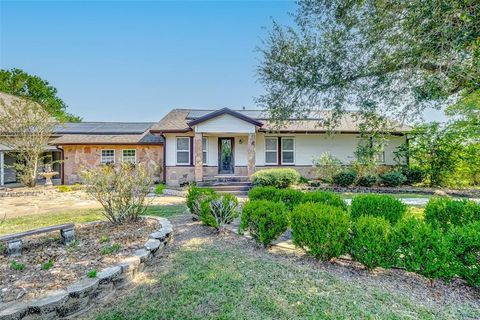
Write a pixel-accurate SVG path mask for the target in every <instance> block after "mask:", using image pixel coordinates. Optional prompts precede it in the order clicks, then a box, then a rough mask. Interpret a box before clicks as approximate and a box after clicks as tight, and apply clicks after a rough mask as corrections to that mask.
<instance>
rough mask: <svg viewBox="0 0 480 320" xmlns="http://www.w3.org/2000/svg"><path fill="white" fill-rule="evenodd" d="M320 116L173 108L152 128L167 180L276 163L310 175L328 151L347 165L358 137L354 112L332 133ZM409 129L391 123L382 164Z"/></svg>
mask: <svg viewBox="0 0 480 320" xmlns="http://www.w3.org/2000/svg"><path fill="white" fill-rule="evenodd" d="M325 112H327V111H325ZM322 116H325V113H322V112H320V113H318V114H317V115H312V116H311V117H309V118H306V119H303V118H302V119H296V118H294V117H292V118H291V119H289V121H288V122H287V123H286V124H285V125H283V126H280V127H277V126H275V124H274V123H273V122H272V121H270V120H269V118H268V116H266V113H265V112H263V111H261V110H231V109H228V108H224V109H220V110H195V109H174V110H172V111H170V112H169V113H168V114H167V115H166V116H165V117H164V118H163V119H161V120H160V121H159V122H158V123H156V124H154V125H153V126H152V127H151V128H150V132H151V133H152V134H156V135H161V136H162V137H163V138H164V148H165V165H164V180H165V182H166V183H167V184H168V185H178V184H181V183H182V182H189V181H197V182H200V181H204V180H209V179H215V178H218V177H219V176H229V175H230V176H240V177H249V176H251V175H252V174H253V173H254V172H255V171H257V170H261V169H266V168H280V167H289V168H293V169H295V170H297V171H298V172H299V173H300V174H301V175H302V176H304V177H307V178H313V177H314V176H315V172H314V168H313V166H312V160H313V159H314V158H315V157H320V156H321V155H322V154H323V153H325V152H328V153H330V154H331V155H333V156H335V157H337V158H338V159H339V160H341V161H342V162H343V163H345V164H348V163H350V162H352V161H353V160H355V155H354V152H355V150H356V149H357V145H358V143H359V142H360V140H361V138H360V136H359V133H360V130H359V126H358V123H357V122H356V121H355V117H354V114H353V113H347V114H345V115H344V116H343V117H342V119H341V120H340V123H339V125H338V126H337V127H336V128H335V134H330V133H329V132H328V130H327V129H326V128H323V127H319V126H318V124H319V119H320V117H322ZM408 130H409V128H408V127H405V126H396V128H393V130H392V131H391V132H390V136H389V137H388V140H387V143H386V144H385V145H384V146H383V152H382V154H381V157H380V159H379V161H380V163H381V164H383V165H394V164H395V161H394V151H395V150H396V148H397V147H398V146H400V145H402V144H404V143H405V142H406V132H408Z"/></svg>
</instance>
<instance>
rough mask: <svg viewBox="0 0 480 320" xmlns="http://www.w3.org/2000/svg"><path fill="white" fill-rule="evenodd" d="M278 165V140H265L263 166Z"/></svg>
mask: <svg viewBox="0 0 480 320" xmlns="http://www.w3.org/2000/svg"><path fill="white" fill-rule="evenodd" d="M277 163H278V138H277V137H266V138H265V164H277Z"/></svg>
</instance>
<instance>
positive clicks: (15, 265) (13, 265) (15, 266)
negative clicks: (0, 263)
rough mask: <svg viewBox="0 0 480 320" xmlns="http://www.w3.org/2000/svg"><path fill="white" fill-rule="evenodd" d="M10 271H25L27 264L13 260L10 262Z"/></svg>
mask: <svg viewBox="0 0 480 320" xmlns="http://www.w3.org/2000/svg"><path fill="white" fill-rule="evenodd" d="M10 269H12V270H15V271H22V270H23V269H25V264H24V263H20V262H17V261H15V260H12V261H10Z"/></svg>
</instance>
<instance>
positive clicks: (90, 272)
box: [87, 269, 97, 278]
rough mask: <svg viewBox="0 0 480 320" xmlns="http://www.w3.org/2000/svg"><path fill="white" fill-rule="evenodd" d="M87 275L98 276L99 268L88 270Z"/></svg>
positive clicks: (90, 276)
mask: <svg viewBox="0 0 480 320" xmlns="http://www.w3.org/2000/svg"><path fill="white" fill-rule="evenodd" d="M87 277H89V278H96V277H97V269H92V270H90V271H88V272H87Z"/></svg>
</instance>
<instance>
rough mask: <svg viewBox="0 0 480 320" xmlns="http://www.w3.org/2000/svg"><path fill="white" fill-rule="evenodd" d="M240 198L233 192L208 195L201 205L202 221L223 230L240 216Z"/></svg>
mask: <svg viewBox="0 0 480 320" xmlns="http://www.w3.org/2000/svg"><path fill="white" fill-rule="evenodd" d="M237 208H238V199H237V197H235V196H234V195H231V194H228V193H227V194H223V195H219V194H216V193H215V194H213V195H209V196H207V197H206V198H205V199H204V200H203V202H202V203H201V205H200V221H202V222H203V223H204V224H205V225H207V226H210V227H214V228H215V229H217V230H221V229H222V228H223V226H224V225H225V224H230V223H232V221H233V220H234V219H235V218H236V217H238V211H237Z"/></svg>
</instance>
